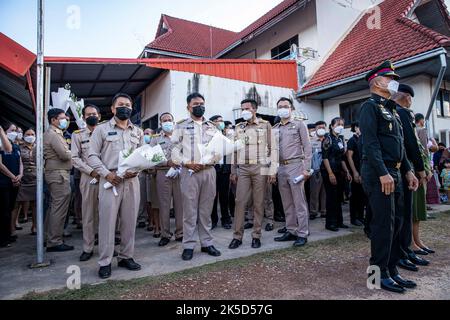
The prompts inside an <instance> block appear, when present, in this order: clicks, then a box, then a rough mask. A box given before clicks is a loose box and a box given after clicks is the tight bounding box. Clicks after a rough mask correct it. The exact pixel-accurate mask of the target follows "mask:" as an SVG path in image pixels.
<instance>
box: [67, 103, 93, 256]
mask: <svg viewBox="0 0 450 320" xmlns="http://www.w3.org/2000/svg"><path fill="white" fill-rule="evenodd" d="M83 118H84V120H85V121H86V124H87V126H86V128H84V129H81V130H77V131H75V132H74V133H73V134H72V147H71V148H70V149H71V152H72V162H73V166H74V167H75V168H76V169H78V170H79V171H80V172H81V179H80V191H81V215H82V219H81V221H82V223H83V253H82V254H81V256H80V261H88V260H89V259H90V258H91V257H92V254H93V251H94V244H95V234H96V233H97V232H98V187H99V185H98V182H99V181H100V175H99V174H98V173H97V171H95V170H94V169H92V168H91V167H90V166H89V165H88V163H87V160H88V155H89V142H90V139H91V136H92V133H93V132H94V130H95V127H96V126H97V124H98V121H99V120H100V110H99V109H98V107H97V106H95V105H91V104H88V105H86V106H85V107H84V108H83ZM93 179H96V180H97V183H95V184H94V183H91V181H93Z"/></svg>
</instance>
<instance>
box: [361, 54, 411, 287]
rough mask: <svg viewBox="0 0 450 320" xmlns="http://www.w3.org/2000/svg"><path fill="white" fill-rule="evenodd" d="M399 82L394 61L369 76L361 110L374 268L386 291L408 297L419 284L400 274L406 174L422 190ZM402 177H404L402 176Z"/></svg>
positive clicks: (364, 186) (365, 186) (364, 182)
mask: <svg viewBox="0 0 450 320" xmlns="http://www.w3.org/2000/svg"><path fill="white" fill-rule="evenodd" d="M394 79H396V80H397V79H399V76H398V75H397V74H396V73H395V71H394V67H393V65H392V63H391V62H390V61H386V62H384V63H383V64H381V65H380V66H378V67H377V68H375V69H374V70H372V71H370V72H369V73H368V74H367V75H366V80H367V81H368V82H369V86H370V92H371V93H372V96H371V98H369V100H367V101H366V102H364V103H363V104H362V106H361V110H360V115H359V123H360V129H361V134H362V148H363V154H362V167H361V173H362V181H363V188H364V191H365V192H366V194H367V196H368V199H369V205H370V207H371V210H372V214H373V216H372V220H371V224H370V229H371V258H370V264H371V265H373V266H378V267H379V268H380V272H381V283H380V284H381V288H383V289H385V290H388V291H392V292H397V293H403V292H405V288H413V287H415V286H416V284H415V283H414V282H413V281H410V280H406V279H403V278H402V277H401V276H400V275H399V273H398V270H397V263H398V261H399V259H400V241H399V231H400V229H401V225H402V218H403V210H404V205H403V187H402V173H403V176H404V177H405V178H406V179H407V182H408V188H409V189H411V190H415V189H417V187H418V180H417V179H416V177H415V175H414V173H413V171H412V170H411V169H412V168H411V165H410V163H409V161H408V159H407V158H406V155H405V149H404V146H403V132H402V127H401V122H400V118H399V115H398V113H397V111H396V104H395V102H394V101H392V100H390V98H391V96H392V94H394V93H396V92H397V90H398V82H397V81H395V80H394ZM401 172H402V173H401Z"/></svg>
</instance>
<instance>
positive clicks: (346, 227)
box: [339, 223, 348, 229]
mask: <svg viewBox="0 0 450 320" xmlns="http://www.w3.org/2000/svg"><path fill="white" fill-rule="evenodd" d="M339 228H340V229H348V225H346V224H343V223H341V224H340V225H339Z"/></svg>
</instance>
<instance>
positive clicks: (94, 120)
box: [86, 116, 98, 127]
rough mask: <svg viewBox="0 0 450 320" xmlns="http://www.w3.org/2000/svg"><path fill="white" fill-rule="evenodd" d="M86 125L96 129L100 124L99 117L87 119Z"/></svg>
mask: <svg viewBox="0 0 450 320" xmlns="http://www.w3.org/2000/svg"><path fill="white" fill-rule="evenodd" d="M86 123H87V125H88V126H91V127H94V126H96V125H97V124H98V117H96V116H90V117H87V118H86Z"/></svg>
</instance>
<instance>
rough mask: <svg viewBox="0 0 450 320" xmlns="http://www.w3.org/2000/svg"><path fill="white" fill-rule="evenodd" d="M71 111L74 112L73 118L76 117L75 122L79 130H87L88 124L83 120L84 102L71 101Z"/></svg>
mask: <svg viewBox="0 0 450 320" xmlns="http://www.w3.org/2000/svg"><path fill="white" fill-rule="evenodd" d="M69 106H70V110H72V113H73V116H74V117H75V121H76V123H77V126H78V128H80V129H83V128H86V122H84V120H83V108H84V100H83V99H81V100H78V101H77V100H76V98H75V100H70V101H69Z"/></svg>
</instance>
